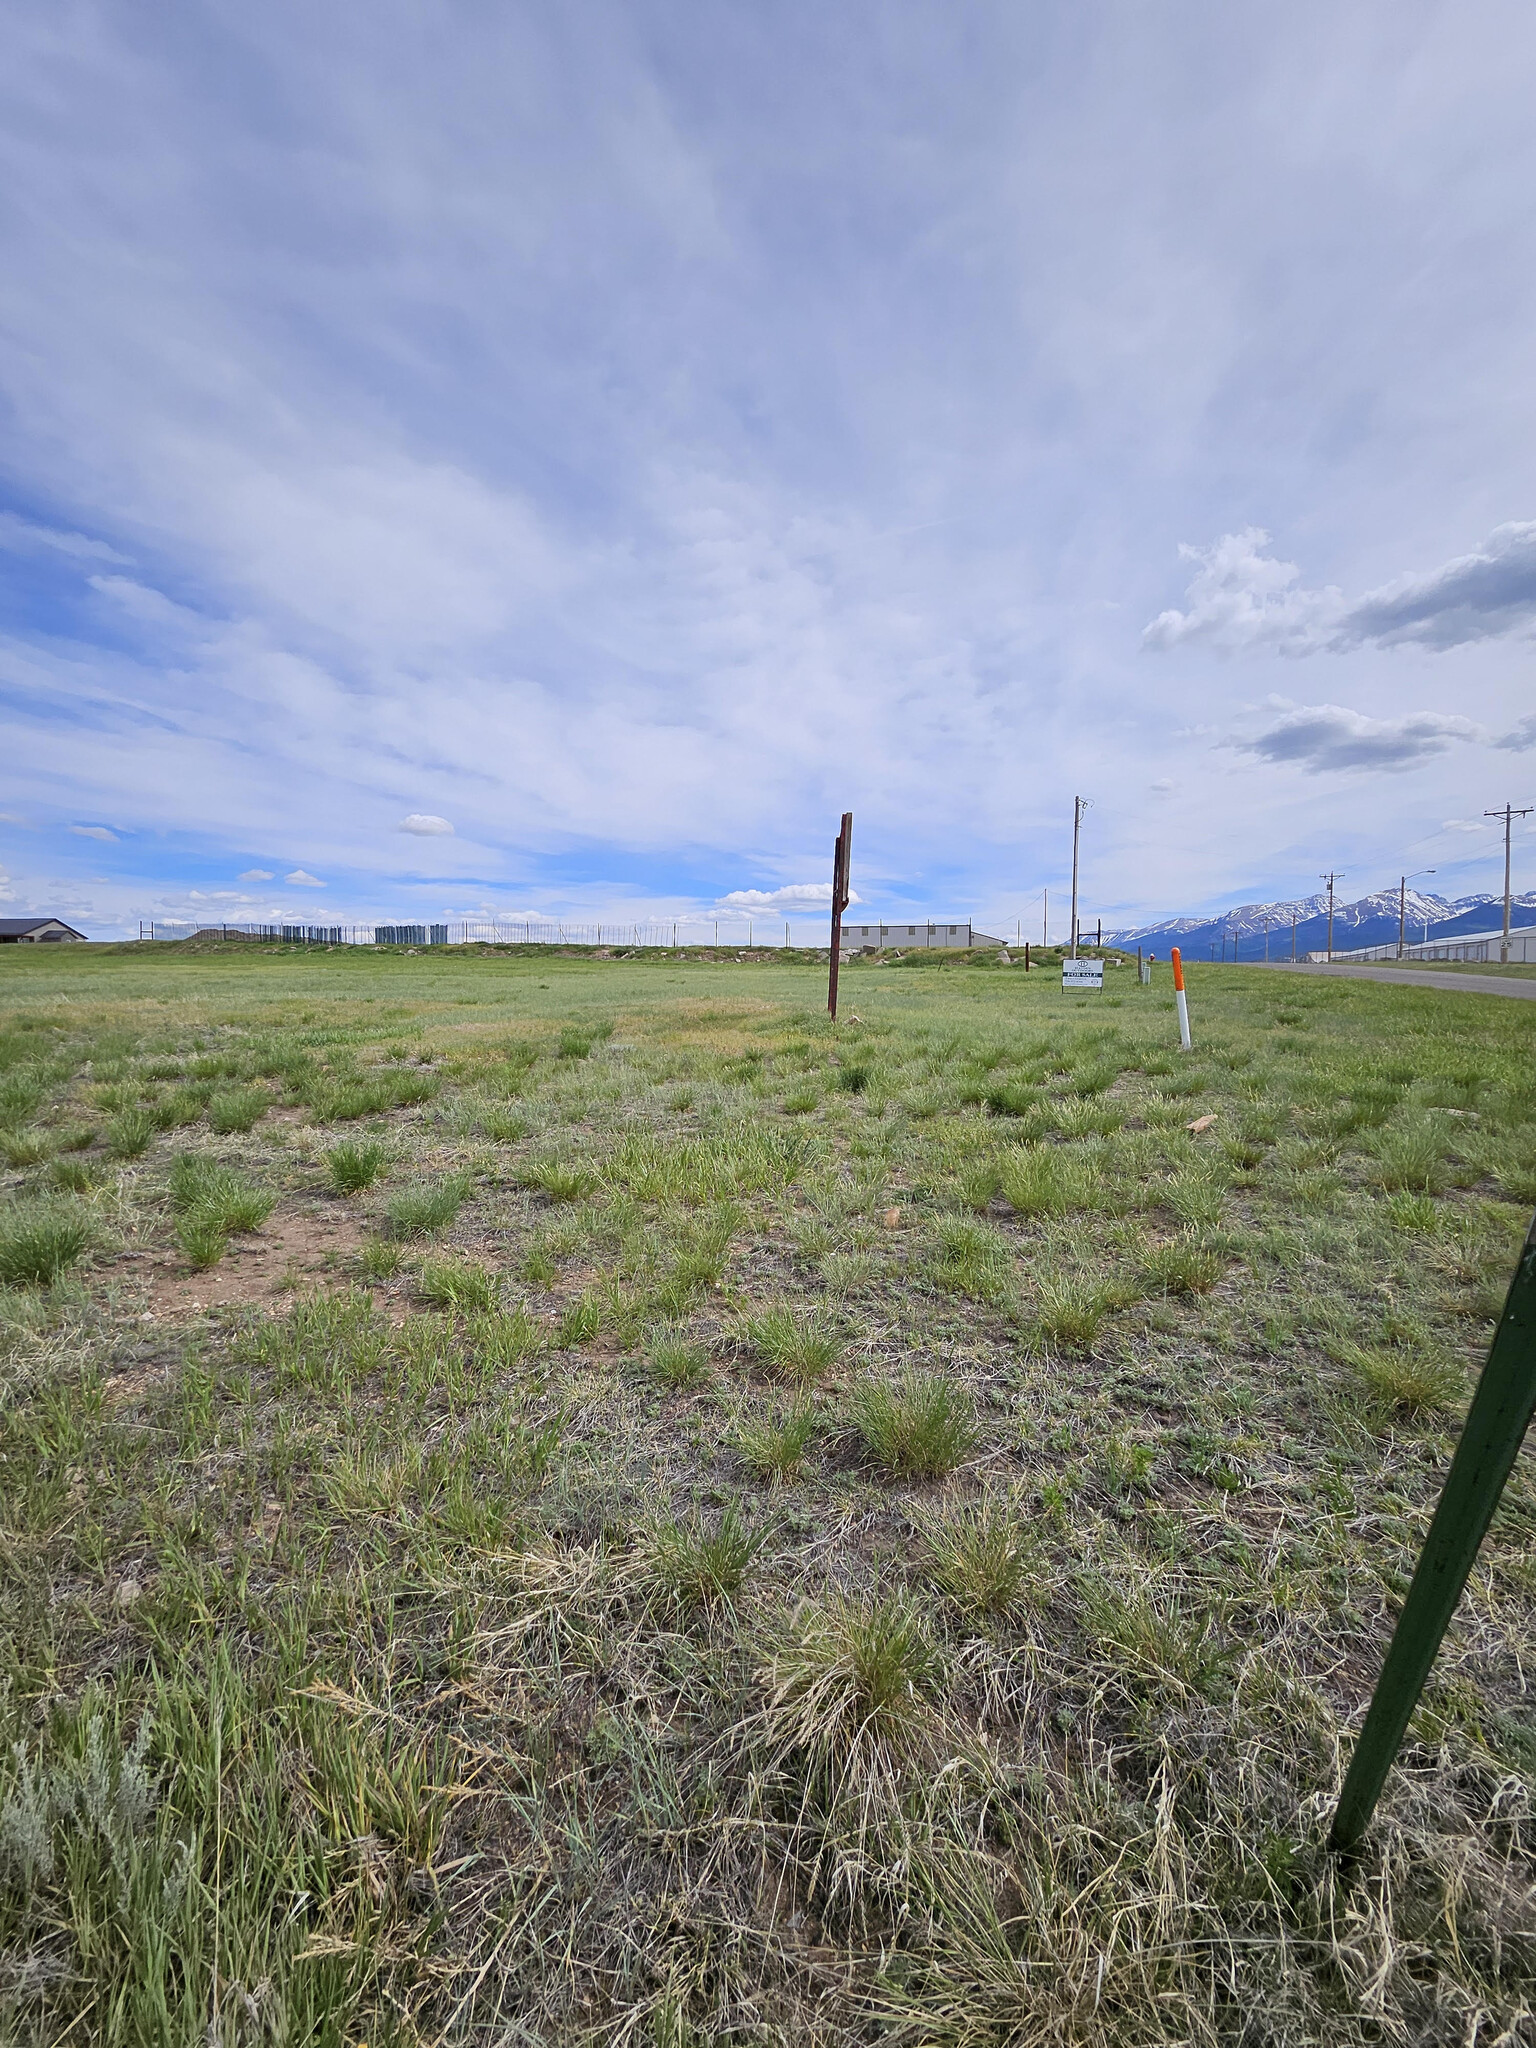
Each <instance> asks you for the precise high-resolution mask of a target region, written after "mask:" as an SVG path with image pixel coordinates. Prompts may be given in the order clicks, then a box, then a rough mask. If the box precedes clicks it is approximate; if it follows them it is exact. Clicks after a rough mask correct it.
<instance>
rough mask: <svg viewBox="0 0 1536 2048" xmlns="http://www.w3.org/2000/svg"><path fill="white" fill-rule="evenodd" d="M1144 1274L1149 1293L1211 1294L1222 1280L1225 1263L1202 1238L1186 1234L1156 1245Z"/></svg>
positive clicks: (1143, 1278)
mask: <svg viewBox="0 0 1536 2048" xmlns="http://www.w3.org/2000/svg"><path fill="white" fill-rule="evenodd" d="M1141 1275H1142V1281H1143V1283H1144V1285H1145V1286H1146V1288H1147V1291H1148V1292H1149V1293H1153V1294H1209V1293H1210V1291H1211V1289H1212V1288H1213V1287H1214V1286H1215V1285H1216V1282H1217V1281H1218V1280H1219V1279H1220V1278H1221V1275H1222V1262H1221V1259H1220V1257H1219V1256H1218V1255H1217V1253H1215V1252H1213V1251H1212V1250H1210V1248H1209V1247H1208V1246H1206V1245H1203V1244H1202V1243H1201V1242H1200V1240H1199V1238H1198V1237H1195V1236H1193V1235H1185V1236H1182V1237H1174V1238H1169V1239H1168V1240H1167V1242H1166V1243H1163V1244H1160V1245H1156V1246H1154V1247H1153V1249H1152V1250H1151V1251H1150V1252H1148V1254H1147V1256H1146V1258H1145V1260H1144V1261H1143V1262H1142V1268H1141Z"/></svg>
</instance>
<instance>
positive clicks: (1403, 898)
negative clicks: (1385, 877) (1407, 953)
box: [1397, 868, 1435, 960]
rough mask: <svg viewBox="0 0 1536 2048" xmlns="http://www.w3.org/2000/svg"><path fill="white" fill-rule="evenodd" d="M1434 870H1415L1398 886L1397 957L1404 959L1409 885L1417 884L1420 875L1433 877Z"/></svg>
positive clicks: (1400, 881) (1399, 880) (1404, 877)
mask: <svg viewBox="0 0 1536 2048" xmlns="http://www.w3.org/2000/svg"><path fill="white" fill-rule="evenodd" d="M1434 872H1435V871H1434V869H1433V868H1415V869H1414V871H1413V873H1412V874H1411V875H1401V876H1399V878H1398V884H1397V957H1398V959H1399V960H1401V959H1402V957H1403V927H1404V925H1405V924H1406V923H1407V918H1408V884H1409V883H1410V882H1416V881H1417V880H1418V878H1419V876H1420V875H1432V874H1433V873H1434Z"/></svg>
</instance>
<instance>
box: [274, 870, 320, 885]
mask: <svg viewBox="0 0 1536 2048" xmlns="http://www.w3.org/2000/svg"><path fill="white" fill-rule="evenodd" d="M283 880H284V881H285V882H291V883H292V884H293V886H294V887H295V888H296V889H323V888H324V887H325V884H324V882H322V881H321V879H320V877H319V876H318V875H308V874H306V873H305V872H304V870H303V868H295V869H294V870H293V872H292V874H290V875H284V877H283Z"/></svg>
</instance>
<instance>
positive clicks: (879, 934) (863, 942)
mask: <svg viewBox="0 0 1536 2048" xmlns="http://www.w3.org/2000/svg"><path fill="white" fill-rule="evenodd" d="M1006 943H1007V941H1006V940H1004V939H993V938H989V937H988V936H987V934H986V933H985V932H979V931H977V930H976V928H975V926H974V925H972V924H970V923H968V922H964V923H963V922H961V921H959V920H956V921H955V922H953V923H951V922H949V921H948V920H945V921H944V922H942V923H939V924H932V923H930V924H844V926H843V944H844V946H845V947H846V948H847V950H848V951H849V952H850V953H863V952H867V951H872V950H874V949H876V948H880V947H885V946H892V947H895V948H896V949H897V951H899V952H903V953H904V952H907V951H908V950H909V949H910V948H912V947H913V946H956V947H959V946H1001V945H1005V944H1006Z"/></svg>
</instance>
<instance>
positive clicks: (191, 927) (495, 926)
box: [139, 918, 828, 951]
mask: <svg viewBox="0 0 1536 2048" xmlns="http://www.w3.org/2000/svg"><path fill="white" fill-rule="evenodd" d="M722 925H724V926H725V931H724V934H723V935H722V932H721V926H722ZM759 934H761V936H760V935H759ZM139 937H140V938H141V939H160V940H167V939H171V940H174V939H228V940H230V941H231V942H238V941H240V940H258V941H260V940H265V941H266V942H267V943H268V944H276V945H287V946H295V945H296V946H611V947H613V948H614V949H615V950H616V951H623V950H625V949H627V948H629V947H635V948H637V949H638V948H649V949H655V948H658V947H664V948H668V949H674V948H678V947H682V946H722V947H729V948H731V949H732V950H733V951H736V950H739V949H740V948H741V947H742V946H752V947H754V948H756V947H760V946H778V947H784V946H789V945H791V944H793V943H795V942H794V941H792V940H791V938H790V930H789V926H788V925H787V924H785V925H782V926H780V925H777V924H770V925H768V926H767V927H766V929H765V928H764V927H763V926H762V925H760V924H758V923H757V922H756V921H749V922H747V923H746V928H745V932H743V930H742V928H741V922H740V921H739V920H737V919H735V918H730V919H726V918H721V919H719V920H718V921H717V920H714V919H708V920H704V921H700V920H698V919H693V920H689V921H684V920H683V919H681V918H679V919H678V920H677V921H676V922H675V923H674V922H668V923H662V924H561V923H560V922H558V920H554V919H550V920H544V919H540V918H523V919H520V920H519V921H517V922H516V923H509V922H505V921H496V920H490V919H474V918H472V919H469V920H466V921H461V922H459V923H452V924H194V923H193V922H192V921H191V919H189V918H179V919H178V918H156V919H155V920H154V921H153V922H150V921H147V920H146V921H144V922H142V923H141V924H140V925H139ZM807 943H809V944H810V945H812V946H818V945H819V946H825V945H826V944H827V943H828V936H827V934H826V933H825V932H820V933H818V935H817V936H816V937H814V938H812V939H811V940H809V941H808V942H807V941H806V940H805V939H803V938H802V939H801V940H800V941H799V944H800V945H802V946H804V945H806V944H807Z"/></svg>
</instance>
